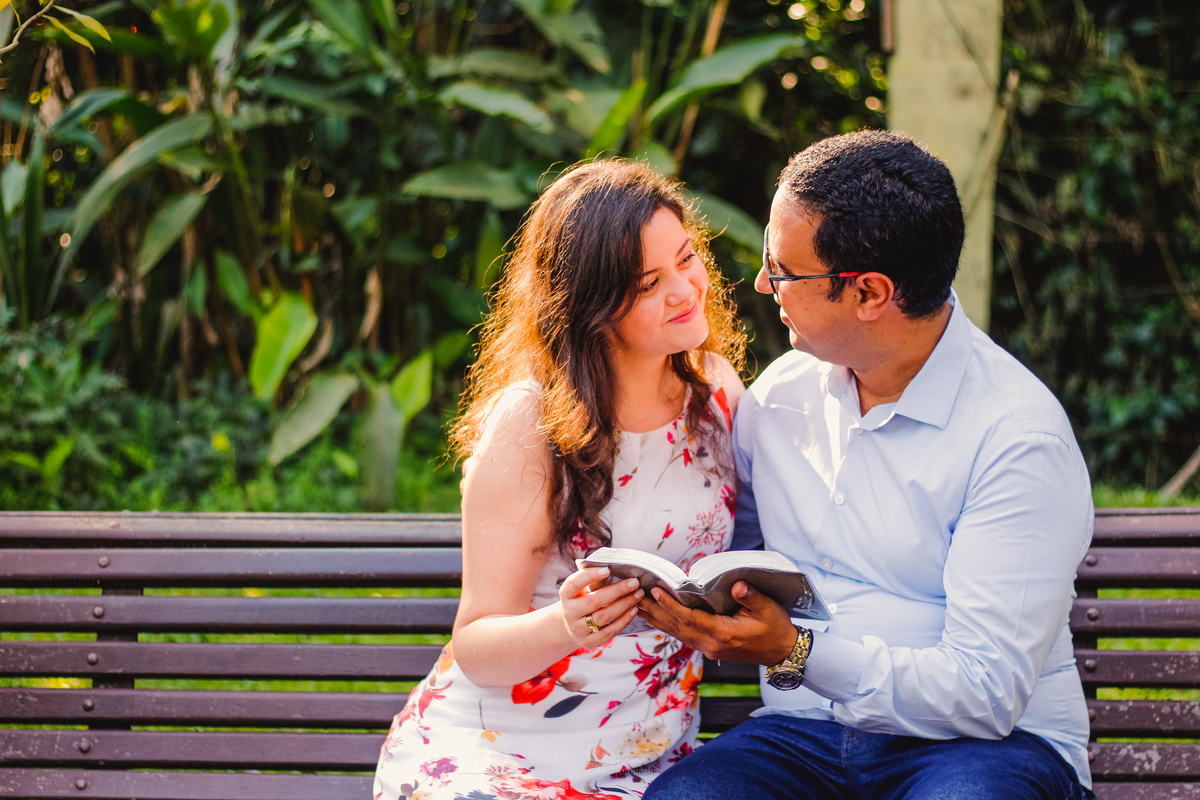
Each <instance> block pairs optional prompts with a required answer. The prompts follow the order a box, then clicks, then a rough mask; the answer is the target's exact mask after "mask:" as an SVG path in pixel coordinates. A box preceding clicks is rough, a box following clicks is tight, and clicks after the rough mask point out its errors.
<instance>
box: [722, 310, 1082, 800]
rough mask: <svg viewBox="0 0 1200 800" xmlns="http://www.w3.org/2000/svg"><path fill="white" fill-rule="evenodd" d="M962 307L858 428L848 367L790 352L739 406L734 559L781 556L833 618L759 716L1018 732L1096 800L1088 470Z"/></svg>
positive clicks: (1010, 361)
mask: <svg viewBox="0 0 1200 800" xmlns="http://www.w3.org/2000/svg"><path fill="white" fill-rule="evenodd" d="M951 302H952V303H953V305H954V310H953V313H952V315H951V317H950V322H949V324H948V326H947V328H946V331H945V333H944V334H943V335H942V338H941V340H940V341H939V343H938V345H937V347H936V348H935V349H934V351H933V353H932V355H930V357H929V360H928V361H926V362H925V365H924V366H923V367H922V368H921V371H920V372H919V373H917V376H916V377H915V378H913V380H912V382H911V383H909V385H908V386H907V388H905V390H904V393H903V395H902V396H901V397H900V399H899V400H898V401H897V402H895V403H889V404H886V405H881V406H876V407H875V408H873V409H871V410H870V411H869V412H868V413H867V414H865V415H863V414H861V413H860V406H859V399H858V390H857V386H856V384H855V379H854V375H853V373H852V372H850V371H849V370H848V369H846V368H844V367H839V366H834V365H832V364H827V363H824V362H821V361H818V360H817V359H816V358H814V357H813V356H811V355H808V354H805V353H799V352H791V353H788V354H786V355H784V356H782V357H780V358H779V359H778V360H776V361H775V362H774V363H772V364H771V365H770V366H769V367H768V368H767V369H766V370H765V371H764V372H763V374H762V376H761V377H760V378H759V379H758V380H756V381H755V382H754V384H753V385H752V386H751V387H750V389H749V390H747V392H746V394H745V395H744V396H743V397H742V399H741V401H740V402H739V404H738V414H737V418H736V420H735V430H734V450H735V455H736V460H737V466H738V472H739V475H740V477H741V480H742V488H741V494H740V496H739V498H738V509H737V517H736V530H735V536H734V544H733V546H734V548H751V547H755V546H757V545H758V544H759V543H760V542H761V543H765V545H766V547H767V549H769V550H776V551H778V552H780V553H783V554H784V555H786V556H787V557H788V558H790V559H791V560H792V561H793V562H794V563H795V564H796V565H797V566H798V567H799V568H800V569H802V570H804V571H805V572H807V573H808V574H809V576H810V578H811V579H812V580H813V582H814V584H815V586H816V588H817V591H818V592H819V593H820V594H821V596H822V598H823V599H824V600H825V602H826V603H827V604H828V605H829V606H830V610H831V611H833V621H832V623H829V624H828V626H827V629H826V624H825V623H818V624H816V625H815V626H814V625H813V624H812V623H811V621H808V622H803V621H802V622H801V623H800V624H805V625H807V626H809V627H813V628H814V634H813V647H812V655H811V656H810V658H809V661H808V665H807V668H806V673H805V679H804V685H803V686H802V687H801V688H799V689H796V690H794V691H787V692H784V691H779V690H777V689H774V688H772V687H770V686H768V685H767V684H766V682H765V681H764V682H763V683H762V694H763V702H764V704H765V708H764V709H762V710H760V711H759V712H758V713H760V714H762V713H785V714H793V715H796V716H805V717H815V718H824V719H836V720H837V721H838V722H841V723H842V724H844V725H848V726H852V727H854V728H857V729H859V730H864V731H873V732H878V733H891V734H899V735H906V736H919V737H923V738H927V739H949V738H954V737H959V736H969V737H975V738H981V739H998V738H1002V737H1004V736H1006V735H1008V734H1009V733H1010V732H1011V731H1012V730H1013V729H1014V728H1020V729H1022V730H1025V731H1028V732H1030V733H1034V734H1037V735H1038V736H1041V737H1043V738H1044V739H1046V740H1047V741H1049V742H1050V744H1051V745H1052V746H1053V747H1054V748H1055V749H1056V750H1057V751H1058V752H1059V753H1060V754H1061V755H1062V756H1063V758H1064V759H1066V761H1067V763H1069V764H1071V765H1072V766H1074V768H1075V771H1076V773H1077V775H1078V776H1079V779H1080V781H1081V782H1082V783H1083V785H1084V786H1090V785H1091V774H1090V770H1089V769H1088V760H1087V740H1088V717H1087V706H1086V702H1085V700H1084V696H1083V687H1082V685H1081V683H1080V680H1079V674H1078V673H1077V672H1076V669H1075V659H1074V654H1073V650H1072V644H1071V631H1070V629H1069V628H1068V627H1067V615H1068V613H1069V611H1070V608H1071V601H1072V599H1073V598H1074V596H1075V591H1074V578H1075V568H1076V566H1077V565H1078V564H1079V561H1080V559H1081V558H1082V557H1083V555H1084V553H1085V551H1086V550H1087V547H1088V544H1089V542H1090V541H1091V538H1092V517H1093V510H1092V500H1091V484H1090V481H1089V479H1088V473H1087V467H1086V466H1085V464H1084V461H1083V457H1082V456H1081V454H1080V452H1079V447H1078V445H1077V444H1076V442H1075V437H1074V434H1073V433H1072V431H1071V425H1070V423H1069V422H1068V420H1067V417H1066V414H1065V413H1064V412H1063V410H1062V407H1061V406H1060V405H1059V403H1058V401H1057V400H1056V399H1055V398H1054V396H1053V395H1052V394H1051V393H1050V391H1049V390H1048V389H1047V388H1046V387H1045V386H1044V385H1043V384H1042V383H1041V381H1039V380H1038V379H1037V378H1036V377H1034V375H1033V374H1032V373H1030V372H1029V370H1027V369H1026V368H1025V367H1023V366H1021V364H1019V363H1018V362H1017V361H1016V359H1014V358H1013V357H1012V356H1011V355H1009V354H1008V353H1006V352H1005V351H1004V350H1002V349H1001V348H1000V347H998V346H997V345H996V344H995V343H994V342H992V340H991V339H989V338H988V336H987V335H986V334H985V333H983V332H982V331H981V330H979V329H978V328H976V327H975V326H974V325H972V324H971V322H970V321H969V320H968V319H967V317H966V315H965V314H964V313H963V311H962V308H961V306H960V305H959V303H958V302H957V297H956V296H952V297H951Z"/></svg>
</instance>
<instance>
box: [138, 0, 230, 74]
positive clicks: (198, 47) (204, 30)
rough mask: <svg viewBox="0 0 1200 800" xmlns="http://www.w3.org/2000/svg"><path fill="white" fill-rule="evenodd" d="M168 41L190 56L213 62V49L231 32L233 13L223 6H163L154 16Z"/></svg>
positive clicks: (204, 2) (205, 0) (193, 2)
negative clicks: (231, 15) (230, 25)
mask: <svg viewBox="0 0 1200 800" xmlns="http://www.w3.org/2000/svg"><path fill="white" fill-rule="evenodd" d="M150 18H151V19H152V20H154V24H155V25H157V26H158V27H159V28H161V29H162V31H163V33H164V34H165V35H166V38H167V39H168V41H170V42H172V43H173V44H174V45H175V46H176V47H178V48H179V49H180V50H182V51H183V52H184V53H186V54H187V55H189V56H191V57H193V58H196V59H200V60H203V61H206V62H207V61H209V60H210V59H211V58H212V55H213V48H214V47H216V45H217V42H218V41H219V40H220V39H221V37H222V36H224V35H225V31H227V30H229V24H230V16H229V9H228V8H227V7H226V6H225V5H224V4H223V3H221V2H211V0H190V2H185V3H180V4H179V5H174V4H167V3H162V4H160V5H159V7H158V8H157V9H155V10H154V12H153V13H152V14H151V15H150Z"/></svg>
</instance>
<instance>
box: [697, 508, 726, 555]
mask: <svg viewBox="0 0 1200 800" xmlns="http://www.w3.org/2000/svg"><path fill="white" fill-rule="evenodd" d="M727 529H728V526H727V525H726V524H725V520H723V519H721V517H720V515H718V514H717V512H716V511H705V512H704V513H702V514H700V515H699V516H697V517H696V522H695V524H693V525H690V526H688V531H689V533H688V543H689V544H691V546H692V547H703V546H704V545H709V544H711V545H715V546H717V547H720V546H721V543H722V542H724V541H725V531H726V530H727Z"/></svg>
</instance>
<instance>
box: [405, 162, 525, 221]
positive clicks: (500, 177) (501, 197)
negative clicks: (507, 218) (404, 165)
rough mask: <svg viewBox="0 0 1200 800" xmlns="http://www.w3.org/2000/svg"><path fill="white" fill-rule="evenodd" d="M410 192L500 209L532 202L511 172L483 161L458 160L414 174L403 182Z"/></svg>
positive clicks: (406, 189) (407, 191) (406, 191)
mask: <svg viewBox="0 0 1200 800" xmlns="http://www.w3.org/2000/svg"><path fill="white" fill-rule="evenodd" d="M402 191H404V192H405V193H407V194H413V195H418V196H427V197H450V198H455V199H458V200H482V201H483V202H485V203H491V204H492V205H493V206H494V207H496V208H499V209H507V208H519V207H520V206H523V205H525V204H526V203H528V202H529V197H528V196H527V195H526V194H525V193H524V192H523V191H521V187H520V184H519V183H518V182H517V178H516V176H515V175H513V174H512V173H511V172H506V171H504V170H499V169H496V168H495V167H493V166H491V165H490V164H487V163H484V162H482V161H456V162H454V163H452V164H446V165H445V166H441V167H438V168H437V169H431V170H429V171H428V172H422V173H419V174H417V175H414V176H413V177H412V178H410V179H409V180H408V182H407V183H405V184H404V186H403V188H402Z"/></svg>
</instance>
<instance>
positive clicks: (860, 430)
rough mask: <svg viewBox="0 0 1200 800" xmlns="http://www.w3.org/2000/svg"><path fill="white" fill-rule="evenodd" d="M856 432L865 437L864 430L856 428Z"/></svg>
mask: <svg viewBox="0 0 1200 800" xmlns="http://www.w3.org/2000/svg"><path fill="white" fill-rule="evenodd" d="M854 432H855V433H857V434H858V435H859V436H862V435H863V429H862V428H855V429H854Z"/></svg>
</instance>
